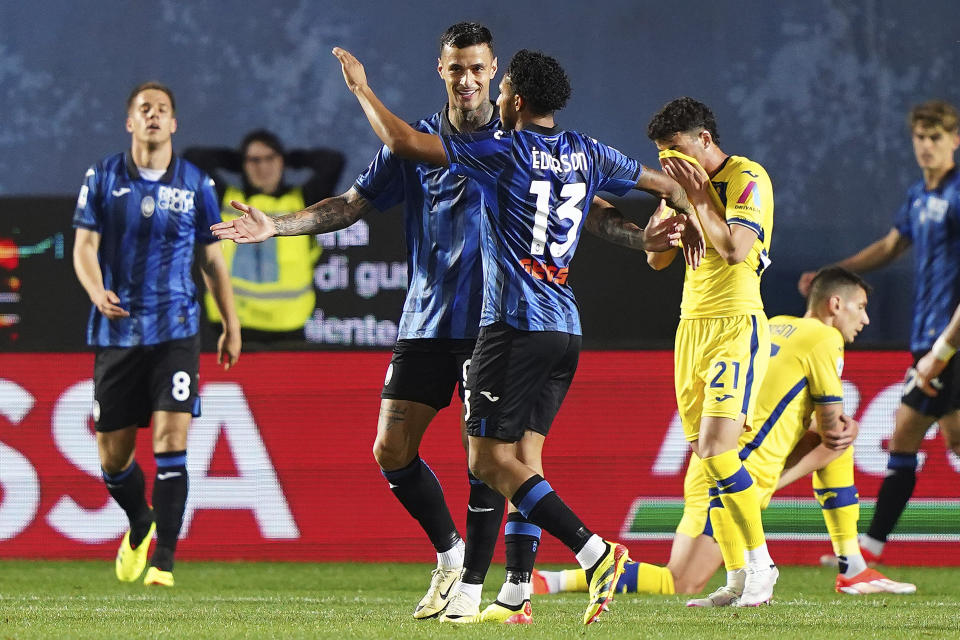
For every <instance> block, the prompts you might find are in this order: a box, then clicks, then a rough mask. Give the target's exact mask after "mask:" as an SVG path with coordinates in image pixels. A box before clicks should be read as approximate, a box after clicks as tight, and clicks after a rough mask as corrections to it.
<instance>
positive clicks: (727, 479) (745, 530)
mask: <svg viewBox="0 0 960 640" xmlns="http://www.w3.org/2000/svg"><path fill="white" fill-rule="evenodd" d="M702 461H703V468H704V469H705V470H706V472H707V473H708V474H709V476H710V478H711V479H713V480H714V481H715V482H716V483H717V487H718V488H719V489H720V500H721V502H723V507H724V509H725V510H726V511H727V512H729V515H730V518H731V519H732V521H733V523H734V524H735V525H736V527H737V528H738V529H739V530H740V531H741V532H742V534H743V539H744V544H746V547H747V549H748V550H749V549H756V548H758V547H760V546H762V545H764V544H765V543H766V541H765V540H764V537H763V520H761V519H760V498H759V496H758V495H757V487H756V484H755V483H754V482H753V478H752V477H751V476H750V474H749V473H748V472H747V470H746V469H744V468H743V464H742V463H741V462H740V456H739V455H737V451H736V449H730V450H729V451H724V452H723V453H721V454H719V455H715V456H710V457H708V458H703V459H702Z"/></svg>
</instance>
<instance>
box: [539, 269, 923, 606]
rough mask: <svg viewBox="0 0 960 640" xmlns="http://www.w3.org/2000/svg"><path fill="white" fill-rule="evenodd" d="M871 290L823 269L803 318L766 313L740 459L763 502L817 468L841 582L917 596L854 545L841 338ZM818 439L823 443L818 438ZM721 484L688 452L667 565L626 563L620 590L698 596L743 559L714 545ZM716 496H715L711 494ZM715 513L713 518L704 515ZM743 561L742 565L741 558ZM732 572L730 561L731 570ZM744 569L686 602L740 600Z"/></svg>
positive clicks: (566, 583) (549, 578)
mask: <svg viewBox="0 0 960 640" xmlns="http://www.w3.org/2000/svg"><path fill="white" fill-rule="evenodd" d="M868 293H869V286H868V285H867V284H866V283H865V282H864V281H863V280H862V279H861V278H860V277H859V276H857V275H856V274H854V273H852V272H849V271H847V270H845V269H842V268H839V267H830V268H827V269H824V270H823V271H821V272H820V273H818V274H817V277H816V279H815V280H814V283H813V286H812V288H811V290H810V296H809V298H808V301H807V312H806V315H804V317H803V318H795V317H792V316H776V317H774V318H771V319H770V333H771V342H772V346H771V352H772V357H771V359H770V367H769V369H768V370H767V375H766V378H765V379H764V383H763V387H762V388H761V389H760V394H759V397H758V399H757V422H758V424H760V425H761V426H760V427H759V428H758V429H757V430H755V431H753V432H747V433H744V434H743V435H742V436H741V438H740V442H739V446H740V454H739V457H740V459H741V460H743V463H744V467H745V468H746V469H747V471H748V472H749V473H750V475H751V476H752V477H753V479H754V482H755V483H756V485H757V487H758V489H759V492H760V498H761V502H762V505H763V506H764V507H766V505H767V504H768V503H769V501H770V496H771V495H772V494H773V492H774V491H775V490H776V489H779V488H781V487H783V486H786V485H787V484H789V483H791V482H793V481H794V480H797V479H799V478H801V477H803V476H805V475H807V474H808V473H810V472H811V471H813V472H814V477H813V486H814V494H815V496H816V497H817V499H818V500H819V501H820V505H821V508H822V510H823V518H824V520H825V521H826V525H827V531H828V532H829V534H830V540H831V542H832V543H833V550H834V553H835V554H836V556H837V559H838V564H839V567H840V573H839V575H838V576H837V580H836V584H835V588H836V590H837V591H838V592H842V593H848V594H863V593H879V592H887V593H913V592H915V591H916V587H915V586H914V585H912V584H907V583H902V582H894V581H892V580H889V579H887V578H886V576H884V575H882V574H880V573H879V572H877V571H874V570H873V569H868V568H867V565H866V562H865V561H864V559H863V556H862V554H861V552H860V547H859V545H858V543H857V520H858V518H859V514H860V505H859V501H858V496H857V489H856V486H855V485H854V478H853V447H852V446H849V444H850V443H851V442H852V440H853V438H854V437H855V436H856V431H857V427H856V422H855V421H854V420H853V419H851V418H850V417H849V416H846V415H843V413H842V408H841V400H842V395H843V388H842V386H841V382H840V375H841V372H842V369H843V343H844V342H853V340H854V338H855V337H856V335H857V334H858V333H859V332H860V330H861V329H862V328H863V326H864V325H865V324H868V322H869V318H868V317H867V313H866V304H867V294H868ZM821 439H822V443H821V442H820V441H821ZM716 493H717V490H716V488H714V487H712V486H710V485H709V484H708V483H707V482H706V480H705V478H704V475H703V470H702V466H701V463H700V460H699V459H698V458H697V456H696V455H693V456H691V459H690V464H689V466H688V468H687V475H686V478H685V480H684V510H683V517H682V518H681V520H680V524H679V525H678V526H677V533H676V535H675V536H674V540H673V548H672V550H671V553H670V562H669V563H668V564H667V566H666V567H659V566H654V565H651V564H647V563H642V562H641V563H630V564H628V565H627V567H626V569H625V571H624V575H623V577H621V579H620V582H619V584H618V585H617V589H618V590H619V591H626V592H633V591H636V592H640V593H660V594H672V593H699V592H700V591H702V590H703V588H704V586H705V585H706V583H707V581H708V580H709V579H710V578H711V577H712V576H713V574H714V573H715V572H716V570H717V567H718V566H720V563H721V551H723V557H724V561H725V562H727V563H728V565H729V561H727V560H726V557H727V556H728V555H730V556H733V557H734V558H742V557H743V549H742V547H739V546H738V545H737V544H736V541H734V542H733V543H730V544H727V543H724V544H723V545H718V544H717V542H715V541H714V539H713V538H712V537H711V533H712V531H711V526H710V519H712V517H713V516H714V515H715V514H716V512H717V511H718V509H720V508H722V507H721V506H720V505H719V504H718V502H719V501H718V500H716ZM710 494H713V497H711V495H710ZM708 514H709V518H708ZM741 566H742V561H741ZM728 568H729V566H728ZM743 578H744V576H743V570H742V569H735V570H733V571H728V574H727V584H726V585H724V586H723V587H721V588H720V589H718V590H717V591H715V592H713V593H712V594H710V595H709V596H707V597H705V598H697V599H693V600H690V601H689V602H688V603H687V604H688V606H701V607H715V606H727V605H731V604H734V603H735V602H736V600H737V599H738V598H739V596H740V594H741V592H742V589H743ZM580 581H582V578H581V577H580V576H578V575H577V573H576V572H575V571H562V572H547V571H540V572H537V575H535V576H534V586H535V587H538V588H537V592H539V593H554V592H558V591H573V590H580V589H579V588H578V587H579V584H578V583H579V582H580Z"/></svg>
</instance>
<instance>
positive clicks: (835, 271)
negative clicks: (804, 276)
mask: <svg viewBox="0 0 960 640" xmlns="http://www.w3.org/2000/svg"><path fill="white" fill-rule="evenodd" d="M854 287H858V288H860V289H863V290H864V292H865V293H866V294H867V295H870V293H871V292H872V291H873V287H871V286H870V284H869V283H868V282H867V281H866V280H864V279H863V278H861V277H860V276H859V275H857V274H856V273H854V272H853V271H850V270H849V269H844V268H843V267H824V268H823V269H821V270H820V271H818V272H817V275H816V276H814V278H813V281H812V282H811V283H810V293H809V294H807V308H808V309H814V308H816V307H818V306H819V305H820V304H822V303H823V302H824V301H825V300H828V299H830V297H831V296H834V295H837V294H840V295H844V293H845V292H846V291H847V290H849V289H851V288H854Z"/></svg>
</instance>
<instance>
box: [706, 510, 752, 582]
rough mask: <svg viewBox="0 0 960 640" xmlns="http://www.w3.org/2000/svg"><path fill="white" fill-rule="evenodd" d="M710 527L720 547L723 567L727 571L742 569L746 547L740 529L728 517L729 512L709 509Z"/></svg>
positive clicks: (744, 562)
mask: <svg viewBox="0 0 960 640" xmlns="http://www.w3.org/2000/svg"><path fill="white" fill-rule="evenodd" d="M710 526H712V527H713V539H714V540H716V541H717V544H718V545H719V546H720V554H721V555H722V556H723V566H724V567H725V568H726V570H727V571H736V570H737V569H742V568H743V566H744V564H746V561H745V560H744V557H743V556H744V551H746V550H747V545H746V543H745V542H744V540H743V534H742V533H740V529H739V528H738V527H737V525H736V524H735V523H734V522H733V519H732V518H731V517H730V513H729V511H727V510H726V509H724V508H723V507H714V508H712V509H710Z"/></svg>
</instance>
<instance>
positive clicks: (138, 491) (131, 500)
mask: <svg viewBox="0 0 960 640" xmlns="http://www.w3.org/2000/svg"><path fill="white" fill-rule="evenodd" d="M101 472H102V474H103V482H104V484H106V485H107V491H109V492H110V495H111V496H113V499H114V500H116V501H117V504H119V505H120V508H121V509H123V511H124V513H126V514H127V520H129V521H130V546H131V547H133V548H134V549H136V548H137V547H138V546H139V545H140V543H141V542H142V541H143V539H144V537H146V535H147V532H148V531H149V530H150V523H152V522H153V512H152V511H150V507H149V506H148V505H147V499H146V496H145V495H144V493H145V483H144V478H143V469H141V468H140V465H138V464H137V461H136V460H134V461H133V462H132V463H131V464H130V466H129V467H127V468H126V469H124V470H123V471H121V472H119V473H115V474H113V475H110V474H109V473H107V472H106V471H103V470H102V469H101Z"/></svg>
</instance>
